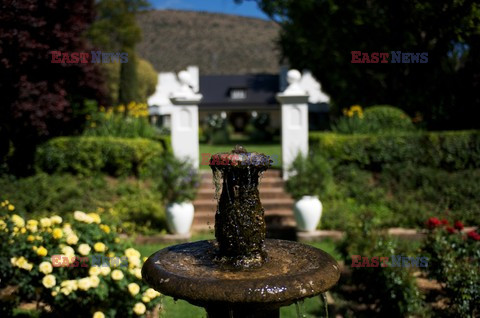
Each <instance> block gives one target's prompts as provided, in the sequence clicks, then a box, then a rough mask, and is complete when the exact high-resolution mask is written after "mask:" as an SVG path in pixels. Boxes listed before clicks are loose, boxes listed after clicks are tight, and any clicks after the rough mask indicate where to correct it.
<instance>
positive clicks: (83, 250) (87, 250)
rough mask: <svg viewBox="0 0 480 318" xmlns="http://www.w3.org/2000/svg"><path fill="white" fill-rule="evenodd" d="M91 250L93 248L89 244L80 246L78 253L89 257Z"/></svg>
mask: <svg viewBox="0 0 480 318" xmlns="http://www.w3.org/2000/svg"><path fill="white" fill-rule="evenodd" d="M90 250H91V247H90V246H88V244H85V243H83V244H80V246H78V252H79V253H80V254H82V255H88V253H90Z"/></svg>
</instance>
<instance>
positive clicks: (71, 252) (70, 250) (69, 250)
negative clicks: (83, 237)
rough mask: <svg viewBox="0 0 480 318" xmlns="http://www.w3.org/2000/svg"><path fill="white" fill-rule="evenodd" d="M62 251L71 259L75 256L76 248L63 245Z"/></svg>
mask: <svg viewBox="0 0 480 318" xmlns="http://www.w3.org/2000/svg"><path fill="white" fill-rule="evenodd" d="M62 253H63V254H64V255H65V256H67V257H68V258H69V259H70V258H72V257H73V256H75V250H74V249H73V248H71V247H70V246H63V247H62Z"/></svg>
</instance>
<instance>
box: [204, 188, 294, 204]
mask: <svg viewBox="0 0 480 318" xmlns="http://www.w3.org/2000/svg"><path fill="white" fill-rule="evenodd" d="M259 191H260V200H262V201H263V200H265V199H290V198H291V197H290V195H289V194H288V193H286V192H285V191H284V190H283V188H280V187H279V188H260V190H259ZM214 195H215V189H214V188H213V187H212V188H200V189H199V190H198V192H197V197H196V199H197V200H211V199H213V197H214Z"/></svg>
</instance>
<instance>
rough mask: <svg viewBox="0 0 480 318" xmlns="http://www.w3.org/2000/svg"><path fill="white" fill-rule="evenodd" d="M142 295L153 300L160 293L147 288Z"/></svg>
mask: <svg viewBox="0 0 480 318" xmlns="http://www.w3.org/2000/svg"><path fill="white" fill-rule="evenodd" d="M144 295H145V296H147V297H148V298H150V299H153V298H155V297H157V296H159V295H160V293H159V292H157V291H156V290H155V289H153V288H149V289H147V290H146V291H145V293H144Z"/></svg>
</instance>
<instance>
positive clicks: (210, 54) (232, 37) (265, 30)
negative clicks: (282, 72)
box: [137, 10, 280, 75]
mask: <svg viewBox="0 0 480 318" xmlns="http://www.w3.org/2000/svg"><path fill="white" fill-rule="evenodd" d="M137 19H138V22H139V25H140V27H141V28H142V30H143V39H142V42H141V43H140V44H139V45H138V46H137V51H138V52H139V55H140V56H141V57H143V58H145V59H147V60H149V61H150V62H151V63H152V64H153V65H154V66H155V68H156V69H157V71H159V72H167V71H179V70H181V69H184V68H185V67H186V66H188V65H198V66H199V67H200V72H201V74H204V75H206V74H208V75H214V74H247V73H278V70H279V57H280V54H279V52H278V50H277V49H276V46H275V40H276V38H277V35H278V32H279V26H278V25H277V24H275V23H274V22H271V21H264V20H261V19H255V18H247V17H240V16H234V15H226V14H216V13H206V12H194V11H177V10H153V11H148V12H144V13H142V14H139V16H138V18H137Z"/></svg>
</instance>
